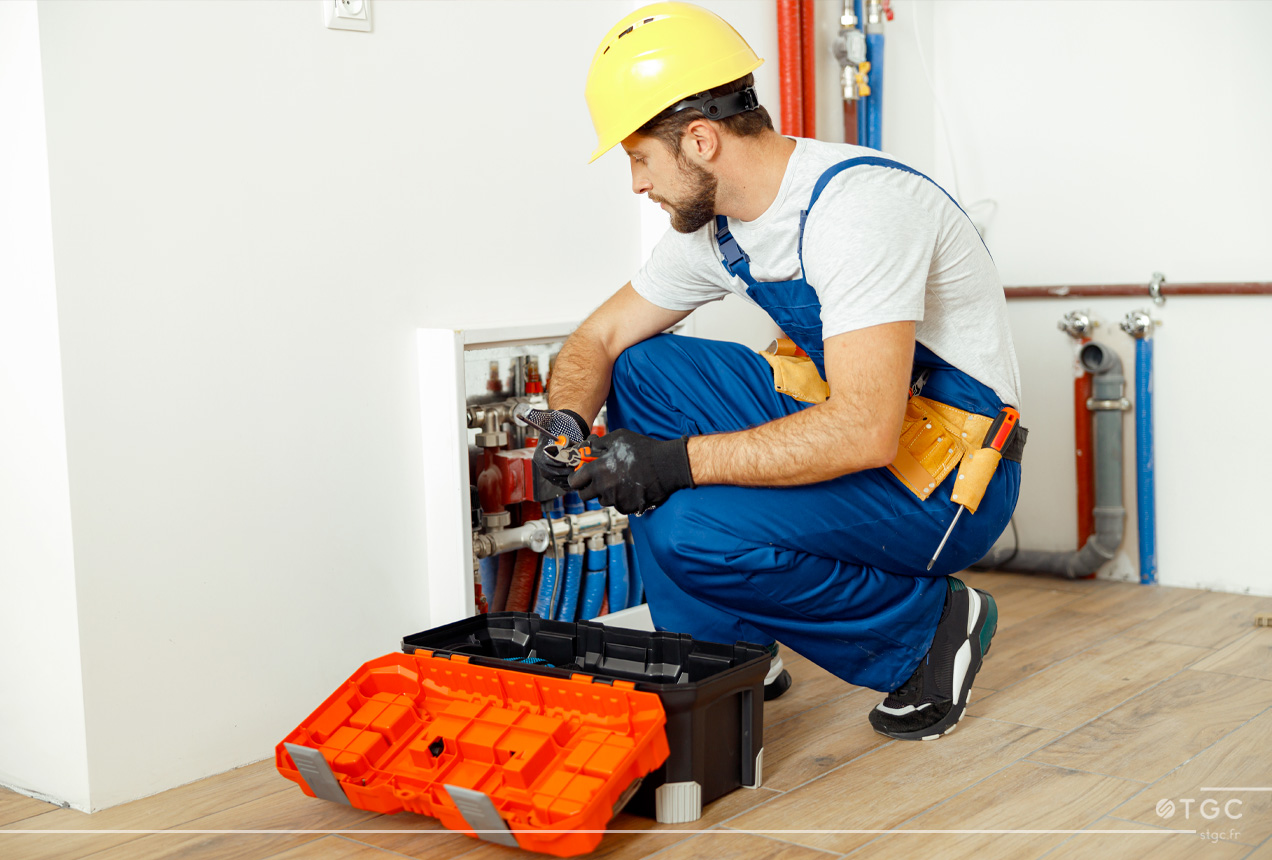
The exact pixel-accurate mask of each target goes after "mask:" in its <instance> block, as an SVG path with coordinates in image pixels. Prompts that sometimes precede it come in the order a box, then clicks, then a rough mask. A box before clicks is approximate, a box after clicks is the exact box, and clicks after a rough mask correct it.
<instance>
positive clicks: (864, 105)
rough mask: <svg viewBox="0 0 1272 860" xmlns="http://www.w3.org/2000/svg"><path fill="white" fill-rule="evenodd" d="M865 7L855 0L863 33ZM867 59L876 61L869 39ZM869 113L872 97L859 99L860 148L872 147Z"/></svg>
mask: <svg viewBox="0 0 1272 860" xmlns="http://www.w3.org/2000/svg"><path fill="white" fill-rule="evenodd" d="M864 7H865V3H864V2H863V0H853V4H852V8H853V14H855V15H856V16H857V26H858V27H860V28H861V31H862V32H863V33H864V32H865V31H866V16H865V8H864ZM866 59H867V60H873V59H874V57H871V56H870V41H869V38H867V40H866ZM866 82H867V83H869V82H870V81H869V78H868V77H867V81H866ZM869 111H870V97H869V96H867V97H866V98H864V99H857V145H858V146H869V145H870V143H869V137H868V133H867V131H866V125H867V117H868V115H869Z"/></svg>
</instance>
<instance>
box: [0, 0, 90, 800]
mask: <svg viewBox="0 0 1272 860" xmlns="http://www.w3.org/2000/svg"><path fill="white" fill-rule="evenodd" d="M0 117H3V122H4V125H5V133H4V134H0V403H3V404H4V408H3V409H0V440H3V444H0V594H3V595H4V599H3V600H0V688H3V689H4V690H6V691H7V692H6V694H5V695H3V696H0V785H3V786H5V787H8V788H12V789H14V790H16V791H19V792H21V793H24V794H28V795H31V796H33V797H38V798H40V799H42V800H48V801H51V802H54V803H59V804H63V805H69V806H72V807H74V808H76V809H81V810H87V809H89V807H90V799H89V779H88V757H87V742H86V732H85V711H84V690H83V674H82V669H81V662H80V637H79V614H78V610H77V595H76V578H75V564H74V552H73V546H72V533H71V505H70V482H69V473H68V466H67V455H66V425H65V416H64V409H63V394H62V366H61V353H60V342H59V330H58V315H57V294H56V284H55V280H54V270H53V228H52V217H51V205H50V196H49V162H48V149H47V140H46V134H45V114H44V87H43V74H42V68H41V53H40V27H39V13H38V10H37V7H36V4H35V2H34V0H16V2H6V3H0Z"/></svg>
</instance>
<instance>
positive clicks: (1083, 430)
mask: <svg viewBox="0 0 1272 860" xmlns="http://www.w3.org/2000/svg"><path fill="white" fill-rule="evenodd" d="M1090 342H1091V338H1089V337H1084V338H1081V339H1080V340H1078V341H1077V344H1076V346H1075V347H1074V364H1075V365H1076V366H1075V368H1074V377H1073V454H1074V466H1075V467H1076V469H1077V477H1078V549H1082V547H1084V546H1086V542H1087V538H1089V537H1090V536H1091V532H1093V531H1094V530H1095V483H1094V478H1093V475H1092V471H1091V470H1092V463H1093V462H1094V461H1093V460H1092V459H1091V410H1089V409H1087V401H1088V400H1090V399H1091V374H1089V373H1087V372H1086V371H1085V370H1083V369H1082V364H1081V362H1080V360H1079V358H1078V356H1079V355H1080V354H1081V351H1082V347H1083V345H1084V344H1088V343H1090ZM1091 575H1092V576H1095V574H1094V573H1093V574H1091Z"/></svg>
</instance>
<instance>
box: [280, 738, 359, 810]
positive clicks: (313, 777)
mask: <svg viewBox="0 0 1272 860" xmlns="http://www.w3.org/2000/svg"><path fill="white" fill-rule="evenodd" d="M283 746H285V747H286V748H287V754H288V755H289V756H291V759H292V761H294V762H295V763H296V770H298V771H300V775H301V776H302V777H304V780H305V783H306V784H307V785H308V786H309V790H310V791H312V792H313V793H314V797H318V798H321V799H322V800H330V801H333V802H335V803H343V804H344V805H345V806H353V804H352V803H350V802H349V797H348V795H346V794H345V793H344V789H343V788H341V787H340V781H339V780H337V779H336V775H335V774H334V773H332V772H331V765H329V764H327V760H326V759H325V758H323V755H322V751H321V750H316V749H313V748H311V747H302V746H300V745H299V744H283Z"/></svg>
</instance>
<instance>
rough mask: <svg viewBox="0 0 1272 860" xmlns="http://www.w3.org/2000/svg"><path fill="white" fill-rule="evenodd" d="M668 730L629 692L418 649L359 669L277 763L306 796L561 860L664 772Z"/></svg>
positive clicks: (646, 702)
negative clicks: (424, 821)
mask: <svg viewBox="0 0 1272 860" xmlns="http://www.w3.org/2000/svg"><path fill="white" fill-rule="evenodd" d="M665 722H666V718H665V715H664V712H663V706H662V703H661V701H660V700H659V698H658V696H657V695H656V694H654V693H646V692H638V691H636V690H635V689H634V684H632V683H630V682H627V681H620V680H615V681H613V682H611V683H607V682H605V680H604V679H597V678H594V677H592V676H590V675H572V676H571V677H569V678H553V677H544V676H540V675H534V674H531V673H528V672H518V671H516V670H515V669H501V668H495V667H491V666H478V665H473V664H470V663H469V662H468V658H467V657H466V656H463V655H458V654H457V655H449V656H442V655H435V654H433V652H431V651H426V650H419V651H416V652H415V653H414V654H402V653H393V654H386V655H385V656H383V657H380V658H378V659H376V660H372V661H371V662H369V663H366V664H365V665H363V666H362V667H361V668H360V669H358V671H357V672H355V673H354V674H353V676H352V677H350V678H349V679H348V680H347V681H345V682H344V683H343V684H342V685H341V686H340V687H339V688H338V689H337V690H336V691H335V692H334V693H332V694H331V695H330V696H328V697H327V700H326V701H324V702H323V703H322V704H321V705H320V706H319V707H318V709H317V710H315V711H314V712H313V713H312V714H310V715H309V718H308V719H306V720H305V721H304V722H303V723H301V725H300V726H298V727H297V728H296V729H295V730H294V731H293V732H291V733H290V734H289V735H288V736H287V738H286V739H285V740H284V741H283V742H282V743H280V744H279V745H278V747H277V749H276V751H275V761H276V764H277V767H278V770H279V772H280V773H282V775H283V776H285V777H287V778H288V779H291V780H292V781H294V782H297V783H299V784H300V786H301V788H302V789H303V790H304V791H305V793H306V794H309V795H311V796H315V797H325V798H327V799H330V800H337V801H341V802H349V803H351V804H352V805H354V806H356V807H358V808H360V809H366V810H370V811H374V812H381V813H395V812H400V811H403V810H407V811H410V812H416V813H420V814H423V815H430V816H433V817H435V818H437V819H438V820H439V821H441V822H442V823H443V824H444V825H446V826H447V827H449V828H451V829H453V830H461V831H467V832H469V834H470V835H478V834H476V833H474V832H473V831H490V832H489V833H482V834H481V835H482V837H483V838H487V839H491V840H492V841H497V842H502V843H503V844H507V845H519V846H520V847H522V848H526V849H529V850H534V851H542V852H545V853H550V854H555V855H557V856H562V857H565V856H572V855H574V854H580V853H584V852H586V851H590V850H592V848H594V847H596V844H597V843H598V842H599V841H600V838H601V835H602V834H601V833H600V832H592V833H587V832H576V831H603V830H604V829H605V826H606V824H607V823H608V821H609V820H610V818H612V817H613V815H614V814H615V813H616V812H617V811H618V810H619V809H621V807H622V804H623V803H625V802H626V800H627V798H628V797H630V795H631V793H632V791H634V790H635V788H636V787H637V786H638V785H639V781H640V779H641V778H642V777H644V776H645V774H648V773H650V772H651V771H653V770H655V769H657V768H658V767H659V766H660V765H661V764H662V763H663V762H664V761H665V760H666V758H667V754H668V747H667V739H666V735H665V732H664V730H663V727H664V724H665ZM509 829H510V830H511V832H508V830H509ZM542 831H550V832H542Z"/></svg>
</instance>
